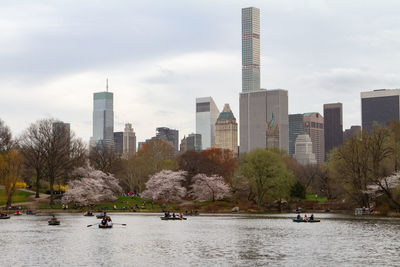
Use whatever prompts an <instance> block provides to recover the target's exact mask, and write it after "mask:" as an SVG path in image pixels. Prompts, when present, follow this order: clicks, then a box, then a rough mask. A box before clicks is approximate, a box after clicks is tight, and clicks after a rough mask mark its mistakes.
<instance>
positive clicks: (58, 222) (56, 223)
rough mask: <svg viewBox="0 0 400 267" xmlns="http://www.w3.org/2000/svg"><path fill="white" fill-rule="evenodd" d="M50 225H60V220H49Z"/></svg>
mask: <svg viewBox="0 0 400 267" xmlns="http://www.w3.org/2000/svg"><path fill="white" fill-rule="evenodd" d="M48 223H49V225H60V221H56V220H50V221H48Z"/></svg>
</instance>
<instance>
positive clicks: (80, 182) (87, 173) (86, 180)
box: [61, 166, 122, 205]
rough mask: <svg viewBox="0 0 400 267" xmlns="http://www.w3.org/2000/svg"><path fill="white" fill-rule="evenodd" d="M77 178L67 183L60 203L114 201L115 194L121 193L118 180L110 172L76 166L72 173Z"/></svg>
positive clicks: (86, 203)
mask: <svg viewBox="0 0 400 267" xmlns="http://www.w3.org/2000/svg"><path fill="white" fill-rule="evenodd" d="M73 174H74V175H75V176H76V177H77V178H76V179H75V180H72V181H70V182H69V183H68V188H69V189H68V190H67V191H66V192H65V194H64V196H63V197H62V199H61V202H62V203H80V204H84V205H88V204H96V203H102V202H109V201H114V200H116V199H117V198H116V197H115V195H118V194H121V193H122V188H121V187H120V186H119V184H118V180H117V179H116V178H115V177H114V176H113V175H112V174H110V175H109V174H106V173H104V172H102V171H99V170H95V169H93V168H92V167H90V166H88V167H85V168H78V169H76V170H75V171H74V173H73Z"/></svg>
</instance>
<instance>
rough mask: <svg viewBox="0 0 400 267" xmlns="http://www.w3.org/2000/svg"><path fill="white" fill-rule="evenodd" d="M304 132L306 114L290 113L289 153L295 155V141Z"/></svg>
mask: <svg viewBox="0 0 400 267" xmlns="http://www.w3.org/2000/svg"><path fill="white" fill-rule="evenodd" d="M300 134H304V115H303V114H290V115H289V155H291V156H293V155H294V152H295V143H296V139H297V136H299V135H300Z"/></svg>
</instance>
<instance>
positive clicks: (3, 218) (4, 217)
mask: <svg viewBox="0 0 400 267" xmlns="http://www.w3.org/2000/svg"><path fill="white" fill-rule="evenodd" d="M0 219H1V220H5V219H10V216H8V215H7V216H0Z"/></svg>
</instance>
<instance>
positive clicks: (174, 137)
mask: <svg viewBox="0 0 400 267" xmlns="http://www.w3.org/2000/svg"><path fill="white" fill-rule="evenodd" d="M156 130H157V133H156V137H157V138H160V139H163V140H165V141H168V142H170V143H171V144H172V146H173V147H174V150H175V154H178V151H179V131H178V130H174V129H170V128H168V127H158V128H157V129H156Z"/></svg>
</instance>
